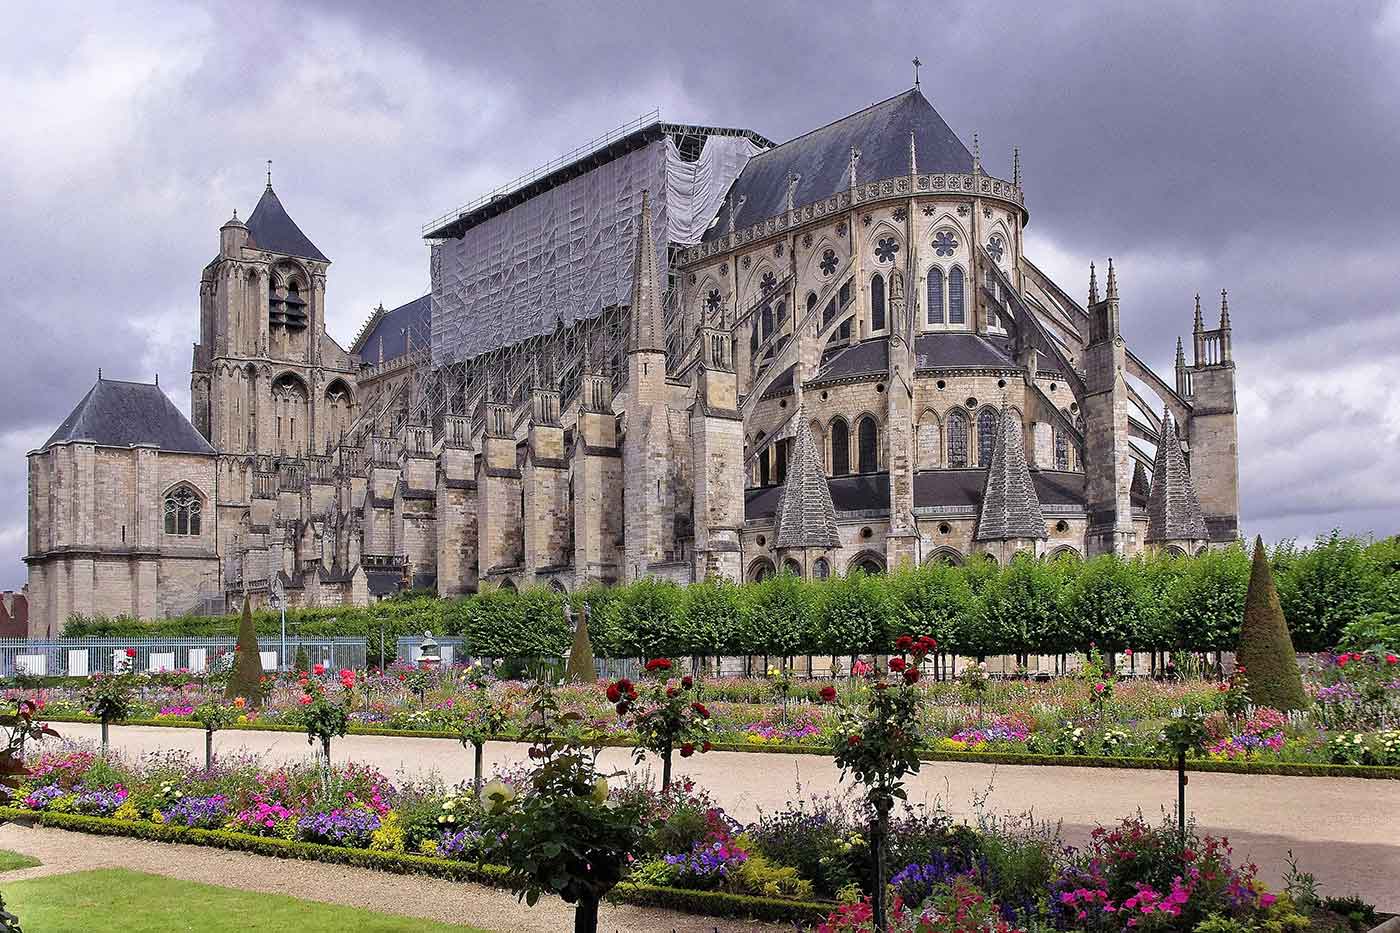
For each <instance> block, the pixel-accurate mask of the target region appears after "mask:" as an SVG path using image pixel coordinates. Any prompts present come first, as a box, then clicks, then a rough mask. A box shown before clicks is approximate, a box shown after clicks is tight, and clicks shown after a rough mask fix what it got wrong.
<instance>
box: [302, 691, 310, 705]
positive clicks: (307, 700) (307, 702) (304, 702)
mask: <svg viewBox="0 0 1400 933" xmlns="http://www.w3.org/2000/svg"><path fill="white" fill-rule="evenodd" d="M301 705H302V706H310V705H311V695H310V694H306V693H303V694H302V695H301Z"/></svg>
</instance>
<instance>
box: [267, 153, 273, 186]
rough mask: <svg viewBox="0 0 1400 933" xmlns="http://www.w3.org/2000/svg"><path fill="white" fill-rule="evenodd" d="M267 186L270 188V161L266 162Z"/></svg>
mask: <svg viewBox="0 0 1400 933" xmlns="http://www.w3.org/2000/svg"><path fill="white" fill-rule="evenodd" d="M267 186H268V187H269V188H271V187H272V160H271V159H268V160H267Z"/></svg>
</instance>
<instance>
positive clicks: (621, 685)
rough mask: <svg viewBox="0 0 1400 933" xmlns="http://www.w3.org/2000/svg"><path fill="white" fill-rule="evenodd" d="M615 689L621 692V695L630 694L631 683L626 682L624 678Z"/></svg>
mask: <svg viewBox="0 0 1400 933" xmlns="http://www.w3.org/2000/svg"><path fill="white" fill-rule="evenodd" d="M617 689H619V690H621V691H622V692H623V693H631V692H632V681H630V680H628V679H627V678H626V677H624V678H622V679H621V680H619V681H618V682H617Z"/></svg>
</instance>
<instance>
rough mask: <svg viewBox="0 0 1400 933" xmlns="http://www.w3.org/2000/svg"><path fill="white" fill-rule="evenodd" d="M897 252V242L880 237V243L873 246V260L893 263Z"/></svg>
mask: <svg viewBox="0 0 1400 933" xmlns="http://www.w3.org/2000/svg"><path fill="white" fill-rule="evenodd" d="M897 252H899V242H898V241H897V240H896V239H895V238H894V237H892V236H887V237H881V239H880V242H879V243H877V244H875V258H876V259H878V260H880V261H881V262H893V261H894V256H895V253H897Z"/></svg>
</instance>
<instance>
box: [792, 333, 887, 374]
mask: <svg viewBox="0 0 1400 933" xmlns="http://www.w3.org/2000/svg"><path fill="white" fill-rule="evenodd" d="M889 371H890V342H889V339H888V338H886V337H875V338H873V339H871V340H862V341H861V342H860V343H857V344H854V345H852V346H849V347H845V348H843V349H840V350H837V351H836V352H834V353H832V354H831V355H829V356H827V357H826V359H824V360H823V361H822V367H821V369H819V370H817V375H816V376H815V378H813V379H811V380H809V382H827V381H833V380H837V379H847V378H851V377H854V376H872V375H877V374H881V373H888V372H889Z"/></svg>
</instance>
